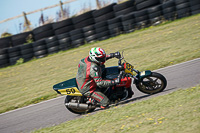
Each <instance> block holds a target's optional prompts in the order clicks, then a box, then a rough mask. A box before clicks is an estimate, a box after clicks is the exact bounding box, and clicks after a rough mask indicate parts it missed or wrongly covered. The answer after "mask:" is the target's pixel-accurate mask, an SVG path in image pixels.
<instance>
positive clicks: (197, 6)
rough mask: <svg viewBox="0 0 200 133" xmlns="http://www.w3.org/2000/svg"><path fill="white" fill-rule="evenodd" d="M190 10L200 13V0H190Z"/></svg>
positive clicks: (193, 12) (192, 12)
mask: <svg viewBox="0 0 200 133" xmlns="http://www.w3.org/2000/svg"><path fill="white" fill-rule="evenodd" d="M190 11H191V14H192V15H194V14H198V13H200V0H190Z"/></svg>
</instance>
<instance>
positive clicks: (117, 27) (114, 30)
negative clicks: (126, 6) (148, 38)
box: [108, 16, 123, 37]
mask: <svg viewBox="0 0 200 133" xmlns="http://www.w3.org/2000/svg"><path fill="white" fill-rule="evenodd" d="M108 29H109V32H110V36H111V37H115V36H118V35H120V34H121V33H122V32H123V27H122V22H121V16H119V17H115V18H113V19H109V20H108Z"/></svg>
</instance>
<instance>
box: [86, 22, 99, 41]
mask: <svg viewBox="0 0 200 133" xmlns="http://www.w3.org/2000/svg"><path fill="white" fill-rule="evenodd" d="M83 33H84V36H85V41H86V42H87V43H92V42H94V41H96V40H97V37H96V31H95V27H94V25H89V26H86V27H84V28H83Z"/></svg>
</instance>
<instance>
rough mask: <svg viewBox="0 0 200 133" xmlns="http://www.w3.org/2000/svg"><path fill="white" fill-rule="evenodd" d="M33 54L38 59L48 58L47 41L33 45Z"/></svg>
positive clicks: (42, 40) (40, 41) (43, 40)
mask: <svg viewBox="0 0 200 133" xmlns="http://www.w3.org/2000/svg"><path fill="white" fill-rule="evenodd" d="M33 52H34V56H35V57H36V58H42V57H45V56H47V54H48V52H47V48H46V41H45V39H41V40H38V41H36V42H34V43H33Z"/></svg>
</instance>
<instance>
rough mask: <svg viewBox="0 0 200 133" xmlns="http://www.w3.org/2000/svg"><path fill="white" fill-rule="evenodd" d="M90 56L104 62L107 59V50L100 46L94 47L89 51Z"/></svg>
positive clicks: (99, 62)
mask: <svg viewBox="0 0 200 133" xmlns="http://www.w3.org/2000/svg"><path fill="white" fill-rule="evenodd" d="M89 58H90V60H91V61H94V62H96V63H98V64H104V63H105V61H106V52H105V51H104V50H103V49H102V48H99V47H96V48H92V49H91V50H90V52H89Z"/></svg>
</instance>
